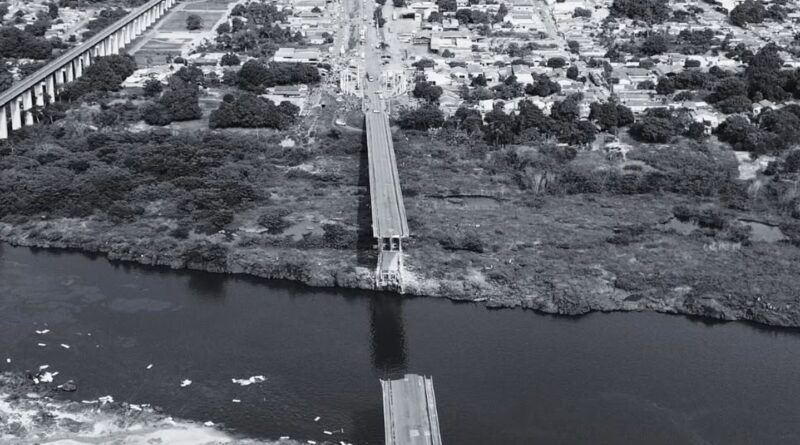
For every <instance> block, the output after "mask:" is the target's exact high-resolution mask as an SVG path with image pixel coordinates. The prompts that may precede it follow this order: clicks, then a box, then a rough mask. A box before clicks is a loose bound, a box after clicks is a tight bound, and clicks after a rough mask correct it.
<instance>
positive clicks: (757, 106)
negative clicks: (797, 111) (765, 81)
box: [751, 99, 775, 115]
mask: <svg viewBox="0 0 800 445" xmlns="http://www.w3.org/2000/svg"><path fill="white" fill-rule="evenodd" d="M773 108H775V104H774V103H773V102H770V101H768V100H766V99H764V100H760V101H758V102H755V103H754V104H753V105H752V108H751V109H752V110H753V114H755V115H758V114H761V112H762V111H765V110H770V109H773Z"/></svg>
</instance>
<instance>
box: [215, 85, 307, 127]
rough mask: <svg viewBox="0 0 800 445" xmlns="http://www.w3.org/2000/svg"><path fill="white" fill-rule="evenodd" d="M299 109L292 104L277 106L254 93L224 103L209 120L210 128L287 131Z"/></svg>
mask: <svg viewBox="0 0 800 445" xmlns="http://www.w3.org/2000/svg"><path fill="white" fill-rule="evenodd" d="M298 112H299V108H297V106H295V105H293V104H291V103H290V102H282V103H281V104H280V105H278V106H275V105H274V104H273V103H272V102H271V101H269V100H265V99H262V98H260V97H258V96H256V95H255V94H252V93H244V94H241V95H239V96H238V97H236V98H234V99H233V100H225V101H223V102H222V103H221V104H220V106H219V108H218V109H216V110H214V111H212V112H211V115H210V116H209V119H208V126H209V127H210V128H230V127H242V128H276V129H286V128H288V127H289V126H290V125H291V124H293V123H294V121H295V119H296V117H297V114H298Z"/></svg>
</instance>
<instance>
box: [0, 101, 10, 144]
mask: <svg viewBox="0 0 800 445" xmlns="http://www.w3.org/2000/svg"><path fill="white" fill-rule="evenodd" d="M0 139H8V117H7V116H6V106H5V105H3V106H2V107H0Z"/></svg>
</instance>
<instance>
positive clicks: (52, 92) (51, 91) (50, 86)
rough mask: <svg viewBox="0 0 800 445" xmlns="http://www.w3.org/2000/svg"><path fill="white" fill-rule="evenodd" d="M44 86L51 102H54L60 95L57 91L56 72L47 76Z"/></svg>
mask: <svg viewBox="0 0 800 445" xmlns="http://www.w3.org/2000/svg"><path fill="white" fill-rule="evenodd" d="M44 87H45V89H46V90H47V95H48V96H50V102H54V101H55V100H56V96H57V95H58V92H56V75H55V74H53V75H50V76H47V79H46V80H45V85H44Z"/></svg>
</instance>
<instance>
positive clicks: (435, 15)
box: [428, 11, 442, 23]
mask: <svg viewBox="0 0 800 445" xmlns="http://www.w3.org/2000/svg"><path fill="white" fill-rule="evenodd" d="M441 21H442V15H441V14H439V11H432V12H431V14H430V15H429V16H428V23H436V22H441Z"/></svg>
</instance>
